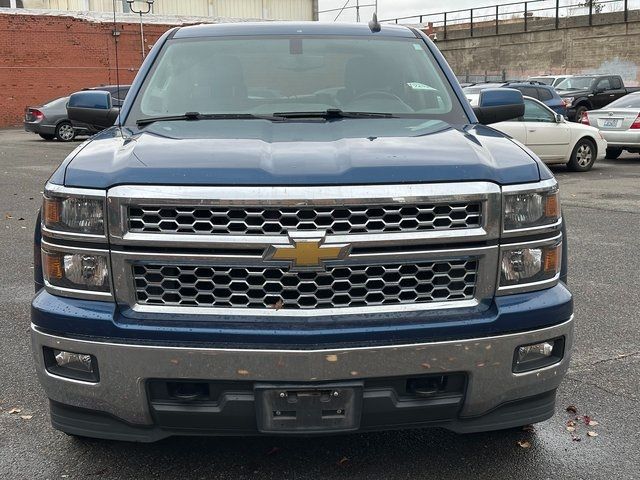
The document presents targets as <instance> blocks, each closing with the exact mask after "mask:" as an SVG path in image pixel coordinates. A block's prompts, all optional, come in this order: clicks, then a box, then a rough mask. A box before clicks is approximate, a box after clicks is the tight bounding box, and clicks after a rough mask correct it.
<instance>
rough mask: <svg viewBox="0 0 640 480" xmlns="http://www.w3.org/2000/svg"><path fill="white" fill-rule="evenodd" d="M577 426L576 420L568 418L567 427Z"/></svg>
mask: <svg viewBox="0 0 640 480" xmlns="http://www.w3.org/2000/svg"><path fill="white" fill-rule="evenodd" d="M575 426H576V422H574V421H573V420H567V427H575Z"/></svg>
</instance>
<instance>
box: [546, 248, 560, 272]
mask: <svg viewBox="0 0 640 480" xmlns="http://www.w3.org/2000/svg"><path fill="white" fill-rule="evenodd" d="M561 248H562V247H561V245H556V246H555V247H550V248H545V249H544V265H543V270H544V272H545V273H552V274H554V275H555V274H556V273H557V272H558V271H560V249H561Z"/></svg>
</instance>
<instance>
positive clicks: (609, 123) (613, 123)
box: [602, 118, 620, 128]
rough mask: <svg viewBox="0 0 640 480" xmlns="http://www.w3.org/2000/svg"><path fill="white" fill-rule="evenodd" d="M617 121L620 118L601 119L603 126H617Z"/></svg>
mask: <svg viewBox="0 0 640 480" xmlns="http://www.w3.org/2000/svg"><path fill="white" fill-rule="evenodd" d="M619 121H620V120H619V119H617V118H605V119H604V120H603V121H602V127H603V128H617V127H618V122H619Z"/></svg>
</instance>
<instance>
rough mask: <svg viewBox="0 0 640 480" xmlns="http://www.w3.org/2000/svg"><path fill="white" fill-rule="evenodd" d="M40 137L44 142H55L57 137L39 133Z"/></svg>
mask: <svg viewBox="0 0 640 480" xmlns="http://www.w3.org/2000/svg"><path fill="white" fill-rule="evenodd" d="M38 135H40V138H42V139H44V140H53V139H54V138H56V136H55V135H51V134H49V133H39V134H38Z"/></svg>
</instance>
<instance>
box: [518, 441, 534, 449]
mask: <svg viewBox="0 0 640 480" xmlns="http://www.w3.org/2000/svg"><path fill="white" fill-rule="evenodd" d="M518 446H519V447H520V448H531V442H528V441H526V440H518Z"/></svg>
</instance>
